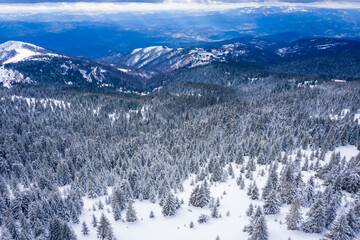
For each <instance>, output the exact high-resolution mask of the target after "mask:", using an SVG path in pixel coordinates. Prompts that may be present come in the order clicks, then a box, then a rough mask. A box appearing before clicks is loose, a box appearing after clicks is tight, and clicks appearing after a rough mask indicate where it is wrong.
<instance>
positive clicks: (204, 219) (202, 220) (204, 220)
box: [198, 214, 210, 224]
mask: <svg viewBox="0 0 360 240" xmlns="http://www.w3.org/2000/svg"><path fill="white" fill-rule="evenodd" d="M209 220H210V218H209V216H208V215H205V214H201V215H200V216H199V218H198V223H200V224H201V223H207V222H208V221H209Z"/></svg>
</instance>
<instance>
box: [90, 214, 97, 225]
mask: <svg viewBox="0 0 360 240" xmlns="http://www.w3.org/2000/svg"><path fill="white" fill-rule="evenodd" d="M91 224H92V226H93V227H97V219H96V217H95V215H94V214H93V215H92V221H91Z"/></svg>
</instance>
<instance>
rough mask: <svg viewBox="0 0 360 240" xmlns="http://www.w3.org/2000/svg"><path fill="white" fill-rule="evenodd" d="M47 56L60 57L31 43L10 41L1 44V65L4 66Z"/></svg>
mask: <svg viewBox="0 0 360 240" xmlns="http://www.w3.org/2000/svg"><path fill="white" fill-rule="evenodd" d="M46 56H48V57H55V56H57V57H58V56H60V55H59V54H55V53H53V52H51V51H49V50H46V49H44V48H42V47H38V46H36V45H33V44H30V43H24V42H19V41H8V42H5V43H3V44H0V64H2V65H5V64H9V63H17V62H20V61H25V60H30V59H32V58H35V57H36V58H39V57H46Z"/></svg>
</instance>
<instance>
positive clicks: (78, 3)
mask: <svg viewBox="0 0 360 240" xmlns="http://www.w3.org/2000/svg"><path fill="white" fill-rule="evenodd" d="M262 6H265V7H270V6H280V7H283V6H285V7H290V8H302V7H315V8H332V9H360V0H250V1H249V0H0V14H7V16H9V15H10V14H36V13H54V12H60V13H71V14H75V13H78V14H92V13H97V14H100V13H116V12H139V11H141V12H149V11H151V12H153V11H169V10H170V11H176V10H184V11H222V10H229V9H238V8H244V7H262Z"/></svg>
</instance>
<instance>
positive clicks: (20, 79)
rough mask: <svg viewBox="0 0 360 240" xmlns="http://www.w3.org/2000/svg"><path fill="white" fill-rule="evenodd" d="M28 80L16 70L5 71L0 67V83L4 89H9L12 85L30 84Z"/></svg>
mask: <svg viewBox="0 0 360 240" xmlns="http://www.w3.org/2000/svg"><path fill="white" fill-rule="evenodd" d="M30 82H31V81H30V78H24V76H23V75H22V74H21V73H19V72H18V71H16V70H11V69H6V68H4V67H3V66H0V83H2V84H3V86H4V87H6V88H10V87H11V84H13V83H30Z"/></svg>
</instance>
